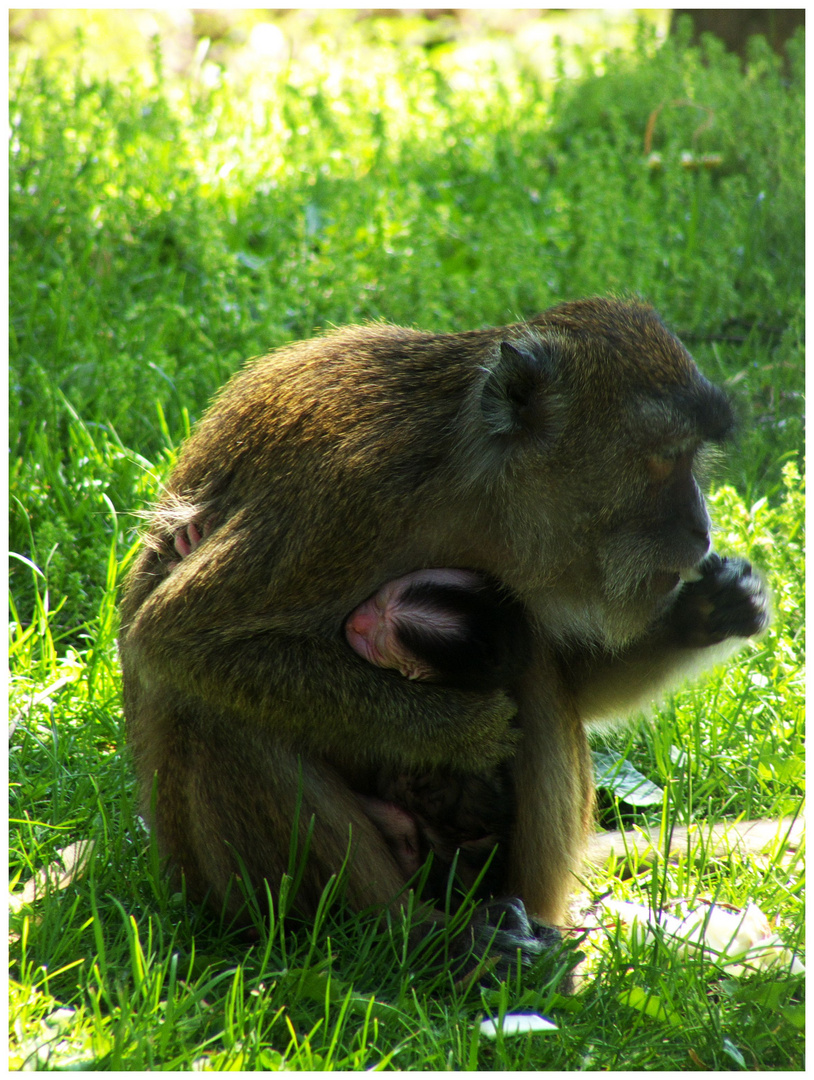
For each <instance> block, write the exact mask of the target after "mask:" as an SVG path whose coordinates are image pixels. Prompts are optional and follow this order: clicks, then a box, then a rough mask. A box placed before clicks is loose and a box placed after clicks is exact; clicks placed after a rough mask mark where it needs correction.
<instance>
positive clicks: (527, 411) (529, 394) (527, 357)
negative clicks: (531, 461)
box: [481, 341, 556, 435]
mask: <svg viewBox="0 0 814 1080" xmlns="http://www.w3.org/2000/svg"><path fill="white" fill-rule="evenodd" d="M554 348H556V346H552V347H551V348H549V346H548V345H546V344H544V343H543V342H539V343H536V344H534V345H529V344H527V343H525V342H522V343H518V344H513V343H512V342H510V341H501V343H500V357H499V358H498V361H497V363H496V364H495V365H494V367H492V369H491V370H490V371H489V373H488V375H487V377H486V382H485V383H484V385H483V391H482V394H481V409H482V410H483V417H484V419H485V420H486V423H487V424H488V426H489V429H490V430H491V431H492V432H493V433H494V434H495V435H517V434H521V433H522V432H528V433H529V434H536V435H543V434H545V433H546V431H545V417H546V415H547V414H548V413H549V409H548V408H547V406H546V401H547V398H548V397H549V395H548V393H547V391H548V388H549V387H550V384H551V381H552V377H553V373H554V356H553V349H554Z"/></svg>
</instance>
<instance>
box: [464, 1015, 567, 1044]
mask: <svg viewBox="0 0 814 1080" xmlns="http://www.w3.org/2000/svg"><path fill="white" fill-rule="evenodd" d="M480 1030H481V1034H482V1035H486V1036H487V1038H489V1039H496V1038H497V1035H498V1032H500V1033H501V1034H503V1035H525V1034H526V1032H528V1031H556V1030H557V1025H556V1024H552V1022H551V1021H550V1020H546V1018H545V1017H544V1016H540V1015H539V1013H506V1015H505V1016H504V1017H503V1019H502V1020H500V1021H498V1020H481V1022H480Z"/></svg>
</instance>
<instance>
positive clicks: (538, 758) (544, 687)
mask: <svg viewBox="0 0 814 1080" xmlns="http://www.w3.org/2000/svg"><path fill="white" fill-rule="evenodd" d="M518 722H519V724H520V727H521V730H522V732H523V739H522V742H521V745H520V749H519V751H518V753H517V756H516V758H515V759H514V781H515V799H516V810H515V815H516V816H515V826H514V830H513V834H512V840H511V845H510V851H509V874H508V887H509V892H511V893H512V894H514V895H516V896H519V897H520V898H521V899H522V900H523V901H524V902H525V904H526V906H527V907H528V909H529V911H530V912H531V913H532V914H533V915H535V916H537V917H538V918H540V919H541V920H543V922H546V923H551V924H555V925H556V924H561V923H562V922H563V921H564V919H565V915H566V904H567V899H568V894H569V892H570V890H571V888H572V886H573V882H574V878H573V873H574V871H576V870H578V868H579V864H580V860H581V857H582V853H583V850H584V847H585V843H586V838H587V833H588V828H589V825H590V821H591V816H592V811H593V783H592V774H591V759H590V752H589V748H588V742H587V739H586V737H585V732H584V730H583V727H582V723H581V722H580V719H579V717H578V715H577V712H576V709H575V708H574V704H573V702H572V700H571V699H570V697H569V695H568V694H567V693H566V692H565V690H564V689H563V688H562V686H561V683H560V677H559V674H558V672H557V671H556V670H555V669H554V667H553V665H552V664H550V663H546V661H545V658H544V657H542V656H536V657H535V660H534V662H533V664H532V670H531V673H530V674H529V675H528V676H527V677H526V679H525V680H524V684H523V686H522V690H521V694H520V712H519V714H518Z"/></svg>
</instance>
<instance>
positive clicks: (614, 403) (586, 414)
mask: <svg viewBox="0 0 814 1080" xmlns="http://www.w3.org/2000/svg"><path fill="white" fill-rule="evenodd" d="M731 426H732V414H731V410H730V408H729V405H728V403H727V401H726V398H725V396H724V395H723V393H722V392H721V391H720V390H718V389H716V388H715V387H713V386H712V385H711V384H710V383H708V382H707V381H706V379H704V378H703V376H702V375H701V374H700V373H699V372H698V370H697V368H696V367H695V364H694V363H693V361H692V359H691V358H690V356H689V355H688V353H687V352H686V350H685V349H684V348H683V346H682V345H681V344H680V342H679V341H678V340H677V339H676V338H674V337H673V336H672V335H671V334H669V333H668V332H667V330H666V329H665V328H664V326H663V325H662V323H661V322H660V320H659V319H658V316H657V315H656V314H655V312H654V311H653V310H652V309H651V308H650V307H648V306H646V305H644V304H641V303H638V302H620V301H615V300H601V299H595V300H585V301H577V302H574V303H569V304H563V305H561V306H559V307H556V308H553V309H552V310H550V311H548V312H546V313H544V314H543V315H541V316H539V317H537V318H535V319H533V320H531V321H530V322H529V323H524V324H515V325H512V326H507V327H503V328H499V329H491V330H482V331H474V332H468V333H460V334H449V335H434V334H426V333H421V332H418V331H415V330H408V329H403V328H399V327H391V326H370V327H350V328H348V329H345V330H340V331H337V332H335V333H332V334H329V335H327V336H326V337H323V338H317V339H314V340H311V341H308V342H302V343H299V344H296V345H292V346H290V347H287V348H285V349H282V350H280V351H278V352H276V353H273V354H271V355H270V356H269V357H266V358H263V359H260V360H259V361H255V362H254V363H252V364H250V365H249V366H248V367H247V368H246V369H245V370H244V371H243V372H242V373H240V374H239V375H237V376H236V377H235V378H234V379H233V380H232V381H231V382H230V383H229V384H228V385H227V387H226V388H225V389H224V390H223V391H222V392H221V394H220V396H219V397H218V399H217V400H216V402H215V404H214V405H213V406H212V408H211V409H210V410H209V412H208V413H207V414H206V415H205V416H204V418H203V419H202V421H201V422H200V424H199V425H198V427H197V429H196V431H195V433H194V434H193V436H192V437H191V439H190V440H189V442H188V443H187V445H186V447H185V449H184V451H183V453H182V455H181V458H180V460H179V463H178V465H177V467H176V469H175V471H174V473H173V474H172V476H171V478H170V481H169V484H168V491H167V495H166V497H165V499H164V501H163V503H162V504H161V506H160V507H159V508H158V510H157V512H156V514H155V516H154V518H153V520H152V524H151V526H150V529H149V531H148V534H147V543H146V545H145V548H144V550H143V551H142V553H141V555H140V557H139V559H138V561H137V563H136V565H135V566H134V568H133V571H132V572H131V575H130V578H129V581H128V587H127V591H126V594H125V597H124V599H123V602H122V635H121V642H120V644H121V656H122V666H123V672H124V696H125V712H126V715H127V722H128V735H129V740H130V743H131V746H132V749H133V753H134V758H135V762H136V769H137V773H138V776H139V781H140V785H141V790H142V797H143V802H144V806H145V809H147V808H148V807H149V806H150V800H151V793H152V791H153V784H154V778H155V777H156V776H157V795H156V803H155V815H154V818H153V825H154V828H155V830H156V834H157V838H158V843H159V846H160V848H161V850H162V851H163V852H164V853H165V854H166V855H168V856H170V858H171V859H172V861H173V863H174V864H175V865H176V867H180V868H181V869H183V871H184V873H185V875H186V881H187V887H188V890H189V892H190V894H191V895H193V896H203V895H204V894H205V893H207V892H209V895H210V897H211V898H212V899H213V900H214V902H215V904H216V905H219V904H221V903H222V901H223V898H224V897H225V896H226V895H227V893H229V889H230V885H231V883H232V881H233V877H234V874H235V872H236V870H237V866H238V861H237V859H236V856H238V857H239V859H240V861H241V862H242V864H243V866H244V867H245V869H246V871H247V872H248V875H249V877H250V879H251V881H252V883H253V884H254V885H255V886H256V887H258V888H260V887H261V883H262V881H263V879H264V878H265V879H268V880H269V882H270V883H271V885H272V887H274V886H276V885H277V883H278V882H279V880H280V878H281V876H282V874H283V873H284V872H285V870H286V868H287V863H288V854H289V849H290V833H291V828H292V823H293V820H294V817H295V812H296V808H297V806H298V805H299V821H300V831H301V835H302V836H304V833H305V829H306V827H307V824H308V822H309V821H310V820H311V818H312V817H313V835H312V838H311V843H310V853H309V860H308V864H307V867H306V870H305V874H304V876H303V879H302V884H301V887H300V891H299V894H298V903H299V906H300V908H301V909H303V910H304V911H309V910H313V909H314V908H315V906H316V904H317V902H318V899H319V896H320V894H321V892H322V889H323V887H324V885H325V883H326V882H327V880H328V878H329V876H330V875H331V874H332V873H335V872H336V870H337V869H338V868H339V866H340V865H341V863H342V861H343V859H344V858H345V855H346V852H347V849H348V844H349V841H350V843H351V846H352V859H351V862H350V866H349V871H348V898H349V900H350V901H351V903H352V904H354V905H355V906H357V907H363V906H366V905H369V904H386V903H388V902H390V901H391V900H392V898H393V897H394V896H396V894H398V893H399V891H400V890H402V889H403V887H404V883H405V879H406V876H407V874H406V870H405V866H404V861H403V860H402V859H400V858H399V857H398V853H397V852H394V849H393V829H394V826H393V823H392V821H388V820H385V819H384V818H383V817H382V816H381V814H380V813H378V811H377V810H375V809H374V811H373V812H371V811H370V803H369V800H370V799H371V798H372V799H373V800H374V805H375V806H378V808H379V810H381V804H382V802H384V803H385V805H386V806H391V805H394V804H393V802H392V800H389V799H387V798H385V799H384V800H383V799H382V798H381V785H382V784H383V785H384V788H385V790H386V792H388V793H389V792H390V791H391V790H392V789H394V788H398V786H399V781H400V778H401V777H402V776H403V775H405V774H407V775H411V776H413V775H419V776H420V775H422V774H423V773H427V774H429V775H431V776H433V777H441V778H442V780H443V777H444V776H445V775H447V774H449V775H451V776H452V775H454V776H455V777H456V778H457V779H456V782H457V781H458V780H460V779H461V778H463V784H464V788H465V787H466V783H465V781H466V777H467V776H468V775H471V776H472V777H475V778H479V779H480V778H483V777H484V776H486V777H487V778H488V777H489V776H490V775H495V776H500V777H502V776H503V775H504V774H505V773H506V771H507V770H508V773H509V775H510V779H511V787H512V789H513V801H514V809H513V813H512V816H511V822H510V825H509V839H508V844H507V845H506V847H507V852H506V858H505V869H503V871H502V873H501V880H500V882H499V888H495V890H494V891H496V892H499V893H501V894H503V895H505V896H507V897H512V898H519V900H520V901H522V903H519V902H518V900H517V899H512V900H510V901H508V902H507V903H506V904H504V905H503V906H502V908H501V906H499V905H498V906H494V905H492V906H490V907H486V908H484V913H483V916H482V920H481V925H479V926H476V927H475V928H474V936H475V938H476V939H482V940H485V939H486V937H487V936H488V934H486V933H484V932H482V931H483V925H482V924H483V923H486V924H489V923H491V922H494V920H495V913H496V911H500V910H502V911H503V913H504V927H503V931H504V932H503V935H502V936H500V935H499V936H498V938H497V939H496V946H497V948H498V949H501V948H502V949H504V950H505V952H506V953H507V954H509V955H513V954H514V953H515V951H516V948H517V947H518V946H519V947H520V949H521V953H522V954H523V955H525V956H531V955H534V954H535V953H536V952H539V948H540V943H539V937H538V935H537V934H535V932H534V928H533V927H530V926H529V924H528V922H527V921H525V913H524V911H523V903H524V904H525V905H526V906H527V907H528V909H529V910H530V911H531V912H532V913H533V915H535V916H537V917H538V918H540V919H542V920H543V921H544V922H547V923H558V922H561V921H562V920H563V917H564V913H565V904H566V897H567V894H568V889H569V882H570V878H571V874H572V870H573V868H574V867H575V866H576V865H577V864H578V861H579V856H580V852H581V850H582V848H583V845H584V841H585V835H586V831H587V828H588V824H589V821H590V817H591V807H592V789H591V778H590V764H589V755H588V748H587V742H586V737H585V730H584V725H585V724H586V723H587V722H589V721H590V720H593V719H600V718H604V717H607V716H614V715H620V714H625V713H627V712H629V711H631V710H632V709H634V708H635V707H636V706H637V705H639V704H643V703H646V702H647V700H648V699H650V698H651V697H652V696H653V695H655V694H657V693H658V692H660V691H662V690H664V689H665V688H667V687H669V686H670V685H672V684H674V683H675V682H676V681H677V679H678V678H680V677H681V676H682V675H684V674H686V673H687V672H688V671H690V670H692V669H694V668H697V667H699V666H703V665H704V664H705V663H712V662H713V661H714V660H715V659H716V658H717V657H719V656H720V651H719V650H717V649H716V648H715V646H717V645H719V644H721V643H722V642H724V641H725V640H726V639H729V638H740V637H748V636H750V635H752V634H754V633H756V632H758V631H759V630H761V629H762V628H763V627H764V626H765V624H766V621H767V615H766V599H765V595H764V592H763V589H762V586H761V584H760V582H759V580H758V579H757V578H756V577H755V576H754V575H753V574H752V572H751V568H750V567H749V566H748V564H747V563H745V562H743V561H741V560H725V559H721V558H720V557H718V556H716V555H709V556H708V552H709V548H710V536H709V532H710V521H709V517H708V514H707V510H706V507H705V504H704V499H703V496H702V495H701V493H700V490H699V487H698V484H697V482H696V474H698V473H703V466H704V461H705V456H706V453H705V448H706V447H707V445H708V444H710V443H716V442H719V441H721V440H723V439H725V438H726V436H727V435H728V433H729V431H730V429H731ZM204 522H209V523H211V525H209V533H208V535H206V537H205V539H204V540H203V542H201V543H199V544H198V545H197V546H196V547H195V550H194V551H193V550H191V551H190V552H189V554H188V557H186V558H183V559H182V560H181V561H180V562H178V560H177V559H176V555H177V551H176V549H175V546H174V538H175V537H176V536H177V534H178V532H179V530H182V529H184V528H187V527H188V526H189V525H190V524H191V523H193V524H195V528H196V531H198V532H199V533H202V532H203V531H205V530H204V529H203V527H202V526H201V523H204ZM190 546H191V545H190ZM426 567H461V568H466V569H470V570H473V571H475V572H477V573H482V574H486V575H489V576H490V577H491V578H492V579H494V580H496V581H499V582H501V583H502V585H504V586H505V587H506V588H507V589H508V590H509V592H510V593H511V594H512V595H513V596H514V597H516V598H517V599H518V600H519V601H520V602H521V603H522V604H523V605H524V606H525V609H526V611H527V612H528V615H529V619H530V622H531V641H530V644H529V650H530V662H529V664H528V667H527V669H526V671H525V672H524V673H523V674H522V676H521V677H519V678H518V679H517V681H516V684H515V685H514V686H512V687H510V688H507V690H510V692H506V691H504V690H503V689H498V690H494V691H491V692H489V693H476V692H471V691H467V690H460V689H456V688H450V687H446V686H443V685H436V684H434V683H431V682H419V681H411V680H407V679H404V678H403V677H401V676H400V675H399V674H398V673H396V672H393V671H389V670H385V669H381V668H378V667H374V666H372V665H370V664H368V663H366V662H365V661H364V660H363V659H362V658H361V657H359V656H358V655H356V654H355V653H354V652H353V651H352V650H351V649H350V648H349V647H348V644H347V642H346V641H345V640H344V633H343V628H344V624H345V620H346V618H347V616H348V613H349V612H352V611H353V610H354V609H355V608H357V607H358V605H359V604H360V603H362V602H363V601H364V600H365V598H367V597H370V596H372V595H373V594H374V593H375V592H376V591H377V590H378V589H379V588H380V587H381V586H382V585H383V583H385V582H387V581H393V580H396V579H398V578H400V577H402V576H403V575H405V574H407V573H410V572H413V571H415V570H420V569H422V568H426ZM682 576H683V577H684V578H697V579H698V580H696V581H694V582H693V583H692V584H683V583H682ZM518 745H519V746H520V747H521V752H520V753H515V751H516V750H517V747H518ZM382 778H384V779H382ZM497 790H502V787H501V786H500V785H498V788H497ZM298 800H300V802H299V803H298ZM395 810H396V812H397V813H401V814H406V816H407V818H408V819H409V818H410V816H411V814H410V810H409V808H407V809H405V808H404V807H400V806H398V804H395ZM237 896H238V894H237V890H235V889H232V890H231V893H230V902H231V903H232V904H233V905H234V904H236V902H237ZM487 930H488V925H487Z"/></svg>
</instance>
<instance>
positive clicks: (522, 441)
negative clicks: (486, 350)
mask: <svg viewBox="0 0 814 1080" xmlns="http://www.w3.org/2000/svg"><path fill="white" fill-rule="evenodd" d="M512 329H514V328H512ZM517 331H518V333H517V337H516V338H515V337H509V338H508V339H507V340H504V341H502V342H500V343H499V345H498V347H497V349H496V352H497V354H498V355H497V356H496V359H495V362H494V364H493V366H492V367H491V368H490V370H489V372H488V374H487V375H486V377H485V381H484V383H483V387H482V391H481V402H480V408H481V412H482V415H483V417H484V420H485V424H486V427H487V428H488V430H489V432H490V436H491V440H492V443H493V445H494V444H499V445H500V447H501V450H500V453H502V455H503V457H502V469H503V476H504V484H503V486H502V490H503V492H504V494H505V496H506V502H505V504H504V507H503V509H504V511H505V515H506V518H507V521H508V523H509V533H510V534H513V535H515V536H520V537H522V538H523V543H524V544H525V553H526V556H527V557H528V558H530V559H531V560H532V561H535V562H536V563H537V568H536V570H535V569H534V568H532V567H531V566H529V565H528V564H527V565H526V566H524V567H523V570H522V573H523V575H524V576H525V577H526V579H527V580H529V581H537V582H538V583H539V586H538V591H537V597H536V602H535V603H534V606H535V607H537V609H538V610H539V611H540V612H541V614H542V615H543V617H544V620H545V625H546V627H547V628H548V630H549V632H551V630H552V628H553V630H554V632H555V633H559V634H562V635H563V636H566V637H567V636H569V635H571V634H573V633H578V634H579V635H580V636H581V637H584V635H585V634H586V632H587V633H588V634H589V635H591V636H594V637H595V638H596V639H598V640H601V641H603V642H604V643H606V644H610V645H617V644H622V643H623V642H624V641H625V640H626V639H628V638H629V637H631V636H632V635H634V634H637V633H639V632H641V631H642V630H643V629H644V628H645V627H646V626H647V625H648V623H649V622H650V621H652V619H653V618H654V617H655V616H656V615H657V614H658V613H659V612H660V611H661V610H663V609H664V608H665V606H666V605H668V604H669V603H671V601H672V599H673V598H674V596H675V593H676V590H677V589H678V588H679V585H680V582H681V580H682V578H688V577H690V578H691V577H692V576H693V574H694V569H695V567H697V566H698V564H699V563H700V562H701V560H702V559H703V558H704V556H705V555H706V554H707V552H708V551H709V549H710V546H711V538H710V531H711V522H710V518H709V514H708V513H707V507H706V503H705V501H704V496H703V494H702V491H701V487H702V486H703V481H704V476H705V473H706V471H707V467H708V463H709V459H710V456H711V455H710V451H711V450H713V449H714V447H715V446H716V445H717V444H719V443H721V442H722V441H723V440H725V439H726V437H727V436H728V435H729V433H730V432H731V429H732V426H733V415H732V410H731V407H730V405H729V402H728V400H727V398H726V395H725V394H724V393H723V392H722V391H721V390H720V389H719V388H717V387H715V386H713V385H712V384H711V383H710V382H708V381H707V380H706V379H705V378H704V376H703V375H702V374H701V373H700V372H699V371H698V368H697V367H696V366H695V363H694V362H693V360H692V358H691V357H690V355H689V354H688V352H687V351H686V349H685V348H684V346H683V345H682V344H681V342H680V341H678V339H677V338H675V337H674V336H673V335H672V334H670V333H669V332H668V331H667V330H666V329H665V327H664V325H663V324H662V322H661V321H660V319H659V318H658V316H657V315H656V313H655V312H654V311H653V309H652V308H650V307H648V306H646V305H644V304H641V303H638V302H620V301H613V300H584V301H577V302H574V303H568V304H563V305H561V306H560V307H556V308H553V309H552V310H550V311H548V312H546V313H545V314H543V315H541V316H539V317H538V318H537V319H535V320H533V321H532V322H531V323H530V324H528V326H527V327H525V328H520V327H518V328H517ZM512 492H514V493H515V495H518V494H520V493H522V494H521V495H520V499H519V502H518V504H517V509H516V510H514V511H513V510H512V509H511V506H510V503H511V502H512ZM535 506H536V507H539V511H540V513H539V514H537V513H534V512H532V508H533V507H535ZM508 584H509V585H510V586H514V585H515V583H514V582H512V581H509V582H508ZM521 588H522V587H521Z"/></svg>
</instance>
